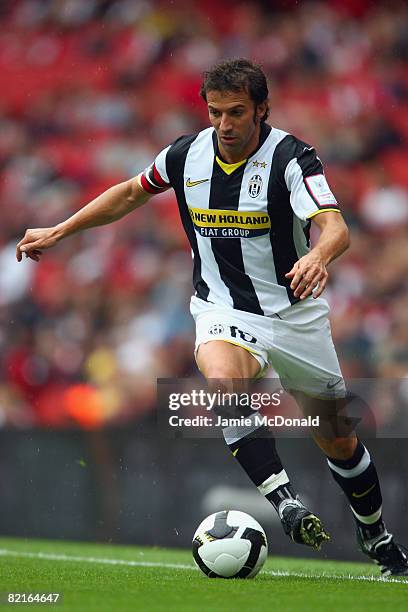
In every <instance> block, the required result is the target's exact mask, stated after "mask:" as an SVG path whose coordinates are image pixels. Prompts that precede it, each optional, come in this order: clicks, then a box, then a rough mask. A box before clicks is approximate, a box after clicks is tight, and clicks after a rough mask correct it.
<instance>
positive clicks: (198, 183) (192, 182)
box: [186, 178, 209, 187]
mask: <svg viewBox="0 0 408 612" xmlns="http://www.w3.org/2000/svg"><path fill="white" fill-rule="evenodd" d="M208 180H209V179H208V178H206V179H200V180H199V181H190V179H189V178H188V179H187V180H186V187H195V186H196V185H200V184H201V183H206V182H207V181H208Z"/></svg>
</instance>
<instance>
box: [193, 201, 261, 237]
mask: <svg viewBox="0 0 408 612" xmlns="http://www.w3.org/2000/svg"><path fill="white" fill-rule="evenodd" d="M189 213H190V216H191V220H192V222H193V224H194V228H195V230H196V232H198V233H199V234H200V235H201V236H205V237H207V238H253V237H255V236H262V235H264V234H268V233H269V230H270V228H271V220H270V218H269V215H268V214H267V213H266V212H254V211H251V212H245V211H240V210H220V209H218V208H217V209H202V208H189Z"/></svg>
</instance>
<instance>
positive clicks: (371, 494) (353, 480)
mask: <svg viewBox="0 0 408 612" xmlns="http://www.w3.org/2000/svg"><path fill="white" fill-rule="evenodd" d="M316 312H317V317H316V318H315V319H313V316H311V318H310V320H309V321H308V320H307V316H306V314H305V313H303V314H302V313H300V316H303V317H304V320H303V322H304V333H305V334H306V336H305V337H304V338H303V342H302V326H301V325H299V320H298V321H297V322H296V323H297V325H294V326H293V325H291V322H292V323H293V321H294V320H296V314H294V313H292V321H279V322H278V325H279V326H280V328H281V329H280V331H279V333H277V334H276V337H275V341H276V344H277V345H278V347H280V348H283V349H284V350H283V351H282V352H281V353H280V355H279V358H278V363H279V365H278V368H279V367H280V368H281V369H282V371H283V372H284V380H285V382H284V385H285V386H286V388H288V389H291V390H292V394H293V395H294V396H295V398H296V400H297V402H298V404H299V405H300V407H301V408H302V410H303V412H304V414H305V415H309V414H310V415H312V416H316V415H318V416H319V418H320V426H319V428H317V429H314V430H313V431H312V434H313V437H314V440H315V442H316V443H317V445H318V446H319V447H320V448H321V449H322V451H323V452H324V453H325V455H326V458H327V462H328V466H329V468H330V471H331V474H332V475H333V477H334V479H335V480H336V482H337V483H338V485H339V486H340V487H341V489H342V490H343V492H344V494H345V495H346V497H347V500H348V502H349V504H350V507H351V510H352V512H353V516H354V519H355V521H356V525H357V537H358V541H359V544H360V547H361V549H362V550H363V552H365V553H366V554H368V555H369V556H370V557H371V558H373V559H374V560H376V561H377V562H378V563H379V564H380V565H382V566H383V568H385V569H383V571H384V573H387V572H388V573H393V574H398V573H401V574H404V575H405V574H406V573H407V572H408V560H407V559H406V557H405V555H404V553H403V552H402V551H401V549H400V548H399V547H398V546H397V545H396V544H395V543H394V542H393V539H392V535H391V534H389V533H388V532H387V530H386V527H385V524H384V522H383V518H382V496H381V488H380V483H379V479H378V474H377V471H376V468H375V465H374V462H373V460H372V458H371V456H370V453H369V451H368V450H367V448H366V447H365V446H364V444H363V443H362V442H361V441H360V440H359V439H358V437H357V436H356V433H355V430H354V427H355V424H356V423H355V421H353V419H350V418H349V417H348V416H347V403H348V402H347V399H346V397H345V396H346V393H345V387H344V381H343V379H342V375H341V371H340V367H339V364H338V360H337V355H336V352H335V349H334V346H333V342H332V340H331V334H330V327H329V323H328V320H327V318H326V317H325V314H324V311H323V313H322V316H319V310H318V309H316ZM309 314H310V315H312V314H313V313H312V312H310V313H309ZM300 320H301V319H300ZM288 338H290V341H289V342H288V340H287V339H288ZM305 338H307V342H306V343H305V342H304V340H305ZM278 368H277V369H278ZM302 386H303V387H304V390H306V391H307V392H306V393H304V392H303V391H302V390H301V388H302ZM317 396H318V397H319V399H317ZM325 396H326V398H325ZM330 396H331V397H330ZM322 398H323V399H322Z"/></svg>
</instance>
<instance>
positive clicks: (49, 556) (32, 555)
mask: <svg viewBox="0 0 408 612" xmlns="http://www.w3.org/2000/svg"><path fill="white" fill-rule="evenodd" d="M0 557H24V558H28V559H44V560H46V561H74V562H79V563H84V562H85V563H100V564H102V565H125V566H128V567H163V568H168V569H183V570H197V569H198V568H197V567H195V566H194V565H187V564H184V563H160V562H154V561H131V560H127V559H105V558H103V557H78V556H74V555H63V554H55V553H45V552H28V551H18V550H9V549H7V548H0ZM262 573H263V574H267V575H268V576H274V577H275V578H308V579H309V580H310V579H311V580H319V579H321V578H327V579H330V580H355V581H363V582H383V583H390V582H394V583H396V584H404V582H403V581H401V580H398V579H397V578H384V577H381V576H354V575H353V574H347V575H337V574H326V573H325V572H323V573H322V574H304V573H302V572H288V571H280V570H276V571H274V570H264V571H263V572H262ZM405 584H408V583H405Z"/></svg>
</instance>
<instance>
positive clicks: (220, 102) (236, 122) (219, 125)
mask: <svg viewBox="0 0 408 612" xmlns="http://www.w3.org/2000/svg"><path fill="white" fill-rule="evenodd" d="M207 105H208V112H209V117H210V121H211V124H212V126H213V127H214V129H215V131H216V132H217V137H218V146H219V149H220V152H221V154H222V156H223V157H225V159H226V161H227V162H231V163H234V162H237V161H241V160H242V159H245V157H248V155H249V154H250V153H251V152H252V151H253V150H254V149H256V147H257V146H258V141H259V133H260V124H261V117H262V116H263V115H264V113H265V111H266V103H263V104H259V105H258V106H257V107H256V108H255V104H254V102H253V100H251V98H250V97H249V95H248V93H247V92H246V91H239V92H235V91H208V92H207Z"/></svg>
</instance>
